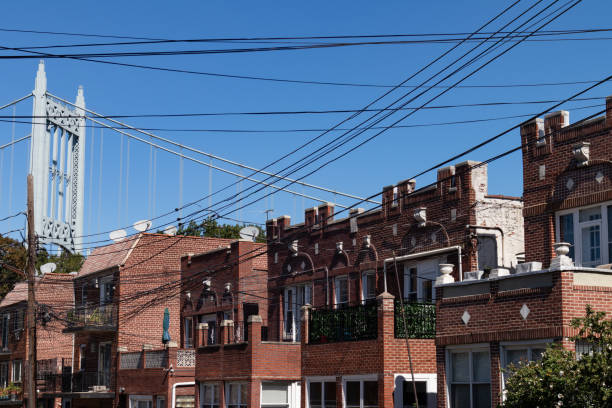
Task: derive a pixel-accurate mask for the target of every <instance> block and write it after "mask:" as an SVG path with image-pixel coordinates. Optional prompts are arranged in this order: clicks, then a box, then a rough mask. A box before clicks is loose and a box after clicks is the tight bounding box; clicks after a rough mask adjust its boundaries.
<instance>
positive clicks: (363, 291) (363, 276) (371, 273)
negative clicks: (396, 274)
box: [361, 269, 376, 304]
mask: <svg viewBox="0 0 612 408" xmlns="http://www.w3.org/2000/svg"><path fill="white" fill-rule="evenodd" d="M368 276H374V281H376V270H374V269H369V270H367V271H364V272H362V273H361V303H364V304H365V302H366V300H371V299H376V294H375V295H374V297H373V298H366V286H367V285H366V283H367V277H368ZM374 293H376V288H374Z"/></svg>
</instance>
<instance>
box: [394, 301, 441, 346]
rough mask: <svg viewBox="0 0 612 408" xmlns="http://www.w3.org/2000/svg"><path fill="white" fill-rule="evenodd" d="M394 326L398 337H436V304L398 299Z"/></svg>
mask: <svg viewBox="0 0 612 408" xmlns="http://www.w3.org/2000/svg"><path fill="white" fill-rule="evenodd" d="M402 309H403V313H402ZM404 318H405V319H406V324H405V325H404ZM394 326H395V338H396V339H405V338H406V337H408V338H409V339H433V338H435V337H436V305H435V304H432V303H417V302H410V303H406V302H402V301H399V300H396V301H395V324H394Z"/></svg>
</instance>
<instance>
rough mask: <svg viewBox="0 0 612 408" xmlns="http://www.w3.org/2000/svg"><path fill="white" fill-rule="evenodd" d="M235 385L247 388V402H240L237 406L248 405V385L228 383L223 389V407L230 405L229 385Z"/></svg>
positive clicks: (241, 382)
mask: <svg viewBox="0 0 612 408" xmlns="http://www.w3.org/2000/svg"><path fill="white" fill-rule="evenodd" d="M235 384H240V385H241V387H247V401H240V404H239V405H246V406H247V407H248V405H249V401H248V399H249V390H248V386H249V383H248V382H246V381H230V382H228V383H225V387H224V388H225V389H224V391H225V394H224V398H223V401H224V407H228V406H229V405H230V403H229V397H230V385H235ZM219 390H220V389H219ZM238 395H240V393H238Z"/></svg>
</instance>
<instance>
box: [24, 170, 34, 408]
mask: <svg viewBox="0 0 612 408" xmlns="http://www.w3.org/2000/svg"><path fill="white" fill-rule="evenodd" d="M32 179H33V178H32V175H31V174H28V266H27V269H26V276H27V278H28V310H27V320H28V337H27V339H28V372H27V374H28V378H27V384H28V386H27V392H28V405H27V408H36V310H35V304H36V302H35V297H34V279H35V276H36V233H35V232H34V183H33V181H32Z"/></svg>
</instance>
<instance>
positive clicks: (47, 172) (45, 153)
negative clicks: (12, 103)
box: [30, 61, 85, 253]
mask: <svg viewBox="0 0 612 408" xmlns="http://www.w3.org/2000/svg"><path fill="white" fill-rule="evenodd" d="M33 95H34V108H33V115H32V143H31V145H30V174H32V176H33V178H34V222H35V228H34V229H35V232H36V234H37V235H38V237H39V242H40V243H41V244H48V245H49V244H50V245H58V246H60V247H62V248H64V249H65V250H67V251H70V252H72V253H75V252H81V251H82V239H83V238H82V236H83V191H84V185H83V184H84V180H85V110H84V109H85V97H84V95H83V87H81V86H79V89H78V91H77V97H76V102H75V104H74V106H75V108H74V109H72V108H69V107H68V106H66V105H65V104H62V103H60V102H59V101H57V100H55V99H54V98H53V97H52V96H50V95H49V94H48V93H47V75H46V73H45V63H44V61H40V63H39V64H38V72H37V73H36V83H35V87H34V92H33Z"/></svg>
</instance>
